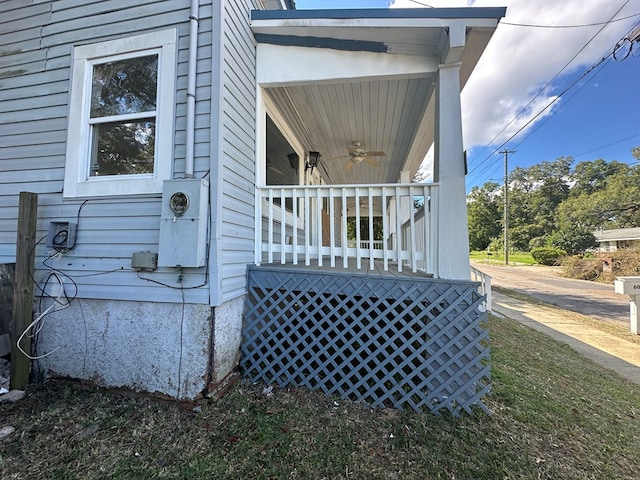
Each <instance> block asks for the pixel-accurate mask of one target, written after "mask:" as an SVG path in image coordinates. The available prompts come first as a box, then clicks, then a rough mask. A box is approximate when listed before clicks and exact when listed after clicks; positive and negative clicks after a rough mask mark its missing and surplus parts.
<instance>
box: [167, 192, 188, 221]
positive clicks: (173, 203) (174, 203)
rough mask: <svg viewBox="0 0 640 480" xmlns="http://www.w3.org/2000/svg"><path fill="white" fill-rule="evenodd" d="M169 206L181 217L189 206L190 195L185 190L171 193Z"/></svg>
mask: <svg viewBox="0 0 640 480" xmlns="http://www.w3.org/2000/svg"><path fill="white" fill-rule="evenodd" d="M169 207H170V208H171V211H172V212H173V213H174V214H175V215H176V216H177V217H180V216H181V215H183V214H184V212H186V211H187V209H188V208H189V197H188V196H187V194H186V193H184V192H176V193H174V194H173V195H171V199H170V200H169Z"/></svg>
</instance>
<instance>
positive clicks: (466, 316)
mask: <svg viewBox="0 0 640 480" xmlns="http://www.w3.org/2000/svg"><path fill="white" fill-rule="evenodd" d="M504 13H505V10H504V9H501V8H462V9H409V10H384V9H380V10H331V11H327V10H322V11H277V12H276V11H270V12H253V14H252V21H251V29H252V31H253V33H254V36H255V39H256V42H257V57H256V61H257V64H256V79H257V101H258V104H257V122H256V132H257V138H258V143H257V156H256V196H255V199H256V201H255V209H256V215H255V218H256V223H255V232H256V233H255V262H254V263H255V265H254V266H251V267H250V268H249V272H248V292H249V293H248V297H247V304H246V315H245V324H244V328H243V345H242V360H241V365H242V367H243V369H244V372H245V375H247V376H249V377H250V378H251V379H253V380H263V381H266V382H268V383H271V382H275V383H278V384H280V385H288V384H294V385H306V386H308V387H309V388H312V389H320V390H322V391H325V392H327V393H330V394H338V395H341V396H344V397H349V398H355V399H359V400H362V401H365V402H367V403H369V404H371V405H375V406H394V407H397V408H405V407H410V408H415V409H417V410H425V409H427V410H431V411H436V412H437V411H440V410H443V409H444V410H448V411H450V412H452V413H453V414H459V413H460V412H461V411H467V412H469V413H472V411H473V409H474V407H476V406H478V407H480V408H482V409H484V410H486V408H485V407H484V405H483V404H482V400H481V398H482V396H483V395H484V394H486V393H487V392H488V390H489V384H490V382H489V376H490V373H489V371H490V370H489V364H488V358H489V346H488V343H487V336H488V333H487V331H486V327H485V321H486V318H487V314H486V311H484V310H483V309H482V308H481V305H482V303H483V296H482V295H481V294H480V293H479V291H478V288H479V284H478V283H477V282H472V281H470V280H469V278H470V265H469V249H468V234H467V215H466V195H465V180H464V177H465V170H466V165H465V155H464V151H463V143H462V113H461V106H460V91H461V89H462V87H463V86H464V84H465V83H466V81H467V79H468V78H469V75H470V74H471V71H472V70H473V67H474V66H475V64H476V63H477V61H478V60H479V58H480V55H481V54H482V51H483V50H484V48H485V47H486V45H487V43H488V41H489V39H490V38H491V35H492V33H493V31H494V30H495V28H496V26H497V23H498V21H499V19H500V18H501V17H502V16H503V15H504ZM425 159H426V162H427V166H426V175H425V177H426V178H425V179H423V180H422V181H421V182H413V181H412V180H413V179H414V177H415V176H416V172H417V171H418V169H419V168H420V166H421V165H422V163H423V161H425Z"/></svg>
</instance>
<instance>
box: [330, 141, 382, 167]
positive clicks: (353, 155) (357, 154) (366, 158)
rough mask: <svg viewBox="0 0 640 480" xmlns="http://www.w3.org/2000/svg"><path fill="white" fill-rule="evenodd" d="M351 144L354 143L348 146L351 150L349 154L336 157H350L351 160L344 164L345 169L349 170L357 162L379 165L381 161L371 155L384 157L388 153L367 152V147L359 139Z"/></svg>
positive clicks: (373, 165)
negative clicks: (363, 146)
mask: <svg viewBox="0 0 640 480" xmlns="http://www.w3.org/2000/svg"><path fill="white" fill-rule="evenodd" d="M351 145H352V146H351V147H349V148H347V150H348V151H349V155H343V156H341V157H335V158H348V159H349V161H348V162H347V163H346V164H345V166H344V168H345V170H349V169H350V168H351V167H353V166H354V165H355V164H359V163H362V162H364V163H366V164H368V165H371V166H372V167H379V166H380V163H379V162H377V161H375V160H374V159H373V158H371V157H384V156H385V155H386V153H384V152H367V151H365V149H364V148H362V142H359V141H355V142H352V144H351Z"/></svg>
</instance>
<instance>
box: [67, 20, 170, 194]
mask: <svg viewBox="0 0 640 480" xmlns="http://www.w3.org/2000/svg"><path fill="white" fill-rule="evenodd" d="M73 53H74V55H73V65H72V79H71V96H70V104H69V125H68V134H67V159H66V168H65V178H64V196H65V197H84V196H108V195H133V194H144V193H160V192H162V182H163V181H164V180H167V179H170V178H171V174H172V157H173V155H172V153H173V135H174V132H173V123H174V116H175V82H176V78H175V77H176V31H175V30H165V31H161V32H153V33H148V34H144V35H137V36H134V37H127V38H122V39H118V40H111V41H107V42H101V43H95V44H91V45H83V46H79V47H75V49H74V52H73Z"/></svg>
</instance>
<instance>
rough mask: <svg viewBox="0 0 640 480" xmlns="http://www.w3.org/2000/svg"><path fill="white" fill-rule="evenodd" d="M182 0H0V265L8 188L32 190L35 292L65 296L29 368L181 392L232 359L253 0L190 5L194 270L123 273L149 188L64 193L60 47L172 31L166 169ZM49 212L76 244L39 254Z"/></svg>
mask: <svg viewBox="0 0 640 480" xmlns="http://www.w3.org/2000/svg"><path fill="white" fill-rule="evenodd" d="M190 3H191V2H190V1H189V0H141V1H139V2H130V1H126V0H103V1H101V2H95V0H58V1H38V2H33V1H28V0H14V1H10V2H0V172H1V173H0V263H5V262H13V261H15V241H16V240H15V239H16V228H17V218H18V197H19V192H20V191H30V192H35V193H38V195H39V197H38V219H37V230H38V231H37V238H38V239H41V238H42V239H43V241H42V242H41V243H39V244H38V246H37V248H36V251H35V254H36V273H35V277H36V280H37V281H39V282H40V285H42V284H43V282H44V281H45V280H44V279H45V278H47V276H48V275H50V274H52V273H53V274H54V277H53V279H52V280H51V281H50V282H48V286H46V287H45V289H46V290H47V293H48V294H49V295H54V296H55V295H56V294H57V293H56V291H57V290H59V286H58V285H59V282H62V285H64V294H65V295H66V296H68V297H70V298H71V299H72V300H71V302H70V304H69V305H68V308H66V309H65V310H60V311H52V312H50V313H49V314H48V315H47V317H46V320H47V323H46V326H45V328H44V329H43V330H42V331H41V332H40V339H39V344H38V354H49V353H51V354H50V355H48V356H47V357H45V358H43V359H42V360H40V362H39V365H40V366H41V367H43V368H44V369H45V370H49V371H50V372H51V373H53V374H57V375H62V376H68V377H73V378H82V379H93V380H95V381H97V382H98V383H100V384H102V385H105V386H128V387H131V388H135V389H141V390H146V391H151V392H159V393H163V394H167V395H171V396H176V397H180V398H193V397H194V396H196V395H197V394H198V393H199V392H201V391H202V390H203V388H204V387H205V386H206V383H207V382H208V381H212V380H216V379H221V378H222V377H223V376H224V375H225V374H226V373H228V372H229V371H230V370H231V369H232V368H234V367H235V365H236V364H237V360H238V354H239V353H238V352H239V343H240V328H241V323H242V304H243V300H242V296H243V294H244V292H245V289H246V264H247V263H251V262H252V260H253V255H254V254H253V248H254V243H253V237H254V226H253V224H254V220H253V216H254V205H253V204H254V188H253V187H254V184H255V178H254V177H255V174H254V171H255V169H254V162H255V95H256V88H255V80H254V79H255V45H254V39H253V35H252V33H251V31H250V29H249V25H248V19H249V10H250V9H252V8H256V7H257V6H258V5H256V4H254V3H252V2H249V1H246V0H228V1H225V0H223V1H212V0H200V2H199V3H200V11H199V22H198V29H199V34H198V55H197V83H196V108H195V110H196V116H195V148H194V151H195V152H194V157H195V159H194V160H195V161H194V177H195V178H201V177H206V178H207V179H208V180H209V181H210V184H211V188H210V195H211V206H212V211H211V225H210V228H209V236H210V238H209V241H210V251H209V255H208V258H209V264H208V266H207V267H202V268H185V269H183V272H182V274H183V276H182V277H179V275H178V274H179V272H178V271H177V270H176V269H174V268H166V267H165V268H163V267H160V268H159V269H158V270H156V271H155V272H143V273H138V272H135V271H133V270H132V269H131V256H132V254H133V253H134V252H139V251H153V252H157V251H158V243H159V227H160V212H161V194H159V193H158V194H145V195H130V196H127V197H118V196H105V197H100V198H66V199H65V198H64V197H63V182H64V176H65V163H66V149H67V145H66V139H67V133H68V120H67V116H68V112H69V99H70V96H71V92H70V88H71V65H72V61H73V49H74V47H75V46H80V45H87V44H92V43H96V42H103V41H108V40H114V39H121V38H128V37H131V36H134V35H139V34H143V33H148V32H155V31H159V30H165V29H176V31H177V39H178V40H177V55H176V58H177V60H176V61H177V69H176V71H177V78H176V88H175V99H176V100H175V102H176V103H175V118H174V131H173V133H172V135H173V137H174V138H173V177H174V178H182V177H183V176H184V172H185V156H186V150H187V149H186V137H187V135H186V124H187V120H186V114H187V101H186V98H187V95H186V93H187V92H186V89H187V73H188V57H189V55H188V49H189V28H190V23H189V15H190ZM61 220H63V221H69V222H77V223H78V233H77V242H76V246H75V247H74V248H73V249H72V250H70V251H68V252H65V253H62V254H56V255H54V256H51V258H49V257H50V255H51V254H52V253H55V252H51V251H49V250H48V249H47V248H45V247H44V237H45V234H46V232H47V228H48V225H49V223H50V222H51V221H61ZM43 262H46V263H47V265H44V264H43ZM50 267H52V268H50ZM180 282H181V283H180ZM181 286H182V287H184V288H180V287H181ZM56 289H57V290H56ZM58 293H59V292H58ZM63 298H64V296H63ZM40 303H41V306H42V308H41V310H44V308H46V307H48V306H49V305H50V304H51V303H53V299H51V298H49V297H47V296H43V298H42V300H41V302H40ZM37 313H39V312H36V314H37ZM52 352H53V353H52Z"/></svg>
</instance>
